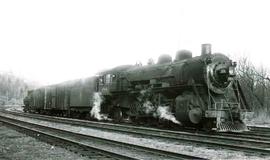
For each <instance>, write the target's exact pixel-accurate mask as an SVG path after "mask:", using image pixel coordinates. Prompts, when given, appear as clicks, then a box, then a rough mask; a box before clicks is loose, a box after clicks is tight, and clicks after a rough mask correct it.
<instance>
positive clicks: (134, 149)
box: [0, 115, 203, 159]
mask: <svg viewBox="0 0 270 160" xmlns="http://www.w3.org/2000/svg"><path fill="white" fill-rule="evenodd" d="M0 121H2V122H4V123H6V124H8V125H9V126H12V127H14V128H16V129H18V130H20V131H23V132H27V133H28V134H29V133H30V135H34V136H35V137H38V138H41V137H42V139H47V140H49V141H50V142H52V143H55V142H56V144H59V143H62V144H64V145H66V144H67V145H69V146H72V147H73V148H74V147H75V148H76V149H75V150H76V151H75V152H79V153H81V154H82V155H85V156H88V157H89V158H91V159H93V158H97V159H203V158H200V157H195V156H190V155H185V154H180V153H175V152H170V151H165V150H159V149H155V148H149V147H144V146H139V145H135V144H131V143H124V142H119V141H114V140H110V139H104V138H100V137H94V136H90V135H86V134H81V133H78V132H72V131H69V130H64V129H59V128H55V127H49V126H45V125H39V124H34V123H30V122H26V121H23V120H19V119H14V118H11V117H9V116H8V115H0ZM78 148H79V149H78Z"/></svg>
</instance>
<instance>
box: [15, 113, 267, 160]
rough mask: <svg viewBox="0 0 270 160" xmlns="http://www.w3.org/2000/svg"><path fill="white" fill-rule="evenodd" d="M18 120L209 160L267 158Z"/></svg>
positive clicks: (37, 121)
mask: <svg viewBox="0 0 270 160" xmlns="http://www.w3.org/2000/svg"><path fill="white" fill-rule="evenodd" d="M14 118H16V119H21V120H24V121H31V122H33V123H37V124H43V125H46V126H47V125H48V126H52V127H57V128H60V129H67V130H71V131H74V132H79V133H83V134H87V135H92V136H97V137H102V138H108V139H112V140H116V141H122V142H130V143H133V144H137V145H142V146H146V147H147V146H148V147H154V148H158V149H164V150H168V151H171V152H177V153H182V154H188V155H192V156H197V157H204V158H207V159H265V157H260V156H254V155H247V154H244V153H243V152H237V151H232V150H226V149H221V148H218V147H217V148H215V149H213V147H212V148H208V147H207V146H205V147H202V146H198V145H194V144H188V143H186V142H184V143H181V142H172V141H167V140H161V139H156V138H145V137H141V136H134V135H133V136H132V135H128V134H122V133H116V132H109V131H101V130H98V129H91V128H86V127H80V126H73V125H67V124H59V123H54V122H47V121H43V120H37V119H32V118H30V119H29V118H23V117H14Z"/></svg>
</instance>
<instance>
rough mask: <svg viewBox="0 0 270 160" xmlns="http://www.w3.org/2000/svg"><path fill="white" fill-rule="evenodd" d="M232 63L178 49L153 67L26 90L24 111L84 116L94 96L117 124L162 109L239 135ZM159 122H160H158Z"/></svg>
mask: <svg viewBox="0 0 270 160" xmlns="http://www.w3.org/2000/svg"><path fill="white" fill-rule="evenodd" d="M235 68H236V63H235V62H232V60H230V59H229V58H228V57H227V56H225V55H224V54H220V53H214V54H212V53H211V45H210V44H203V45H202V53H201V55H200V56H197V57H192V53H191V52H190V51H188V50H181V51H179V52H178V53H177V54H176V58H175V60H174V61H172V58H171V57H170V56H168V55H162V56H160V57H159V59H158V62H157V64H150V65H145V66H142V65H124V66H118V67H116V68H113V69H110V70H106V71H103V72H100V73H98V75H97V76H94V77H90V78H86V79H81V80H76V81H69V82H65V83H61V84H57V85H53V86H46V87H43V88H39V89H37V90H32V91H29V94H28V96H27V97H26V98H25V106H24V110H25V111H27V112H38V113H42V114H55V113H57V114H58V115H65V116H73V117H74V115H75V116H76V115H80V116H82V115H84V116H86V115H87V114H89V112H90V111H91V109H92V107H93V106H94V101H95V98H94V95H95V93H99V95H100V96H101V97H102V100H103V101H102V103H101V106H100V107H101V111H100V112H101V113H102V114H108V115H109V116H110V118H112V119H114V120H116V121H121V120H123V119H130V120H132V121H140V120H142V119H143V120H145V119H147V121H148V122H149V119H151V120H153V121H154V120H158V119H159V118H158V116H157V111H158V110H159V109H161V108H166V109H167V111H170V112H171V113H172V115H173V116H175V118H176V120H177V121H179V122H181V124H182V125H184V126H192V127H201V128H207V129H213V130H217V131H244V130H247V127H246V125H245V124H244V123H243V121H242V118H243V115H244V114H245V113H246V112H247V111H249V109H250V107H249V105H248V103H247V102H246V99H245V96H244V94H243V91H242V88H241V85H240V83H239V82H238V80H237V76H236V73H235ZM159 120H160V119H159Z"/></svg>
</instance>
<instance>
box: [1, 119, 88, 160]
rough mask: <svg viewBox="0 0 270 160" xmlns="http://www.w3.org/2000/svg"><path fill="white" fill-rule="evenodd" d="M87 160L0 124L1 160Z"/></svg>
mask: <svg viewBox="0 0 270 160" xmlns="http://www.w3.org/2000/svg"><path fill="white" fill-rule="evenodd" d="M63 159H65V160H75V159H76V160H87V159H88V158H87V157H82V156H81V155H79V154H75V153H73V152H70V151H68V150H66V149H63V148H60V147H57V146H52V145H50V144H47V143H44V142H41V141H39V140H36V139H35V138H32V137H29V136H27V135H25V134H22V133H19V132H17V131H15V130H12V129H10V128H8V127H5V126H4V125H3V123H1V122H0V160H63Z"/></svg>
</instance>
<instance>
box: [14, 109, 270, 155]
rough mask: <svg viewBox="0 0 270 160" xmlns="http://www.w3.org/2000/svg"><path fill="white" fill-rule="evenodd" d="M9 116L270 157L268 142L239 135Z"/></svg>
mask: <svg viewBox="0 0 270 160" xmlns="http://www.w3.org/2000/svg"><path fill="white" fill-rule="evenodd" d="M11 114H15V115H16V114H21V115H22V116H26V117H31V118H33V117H32V116H34V117H35V118H37V119H40V120H46V121H51V122H59V123H66V124H71V125H80V126H82V127H91V128H96V129H104V130H109V131H114V132H115V131H118V132H122V133H126V134H137V135H141V136H144V137H145V136H148V137H151V138H163V139H166V140H172V141H175V140H177V141H184V142H188V143H190V142H192V143H196V144H203V145H205V144H207V145H210V146H214V147H217V146H218V147H221V148H226V149H232V150H238V151H244V152H249V153H253V154H254V152H256V153H259V154H262V155H270V150H269V148H270V141H269V139H268V140H265V139H262V140H256V138H253V139H249V138H250V137H252V136H249V137H243V135H239V137H237V136H235V135H230V134H224V135H222V134H221V135H217V134H209V135H208V134H202V133H191V132H180V131H169V130H161V129H155V128H146V127H138V126H130V125H120V124H112V123H104V122H93V121H86V120H77V119H70V118H63V117H52V116H44V115H35V114H26V113H15V112H12V113H11Z"/></svg>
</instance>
